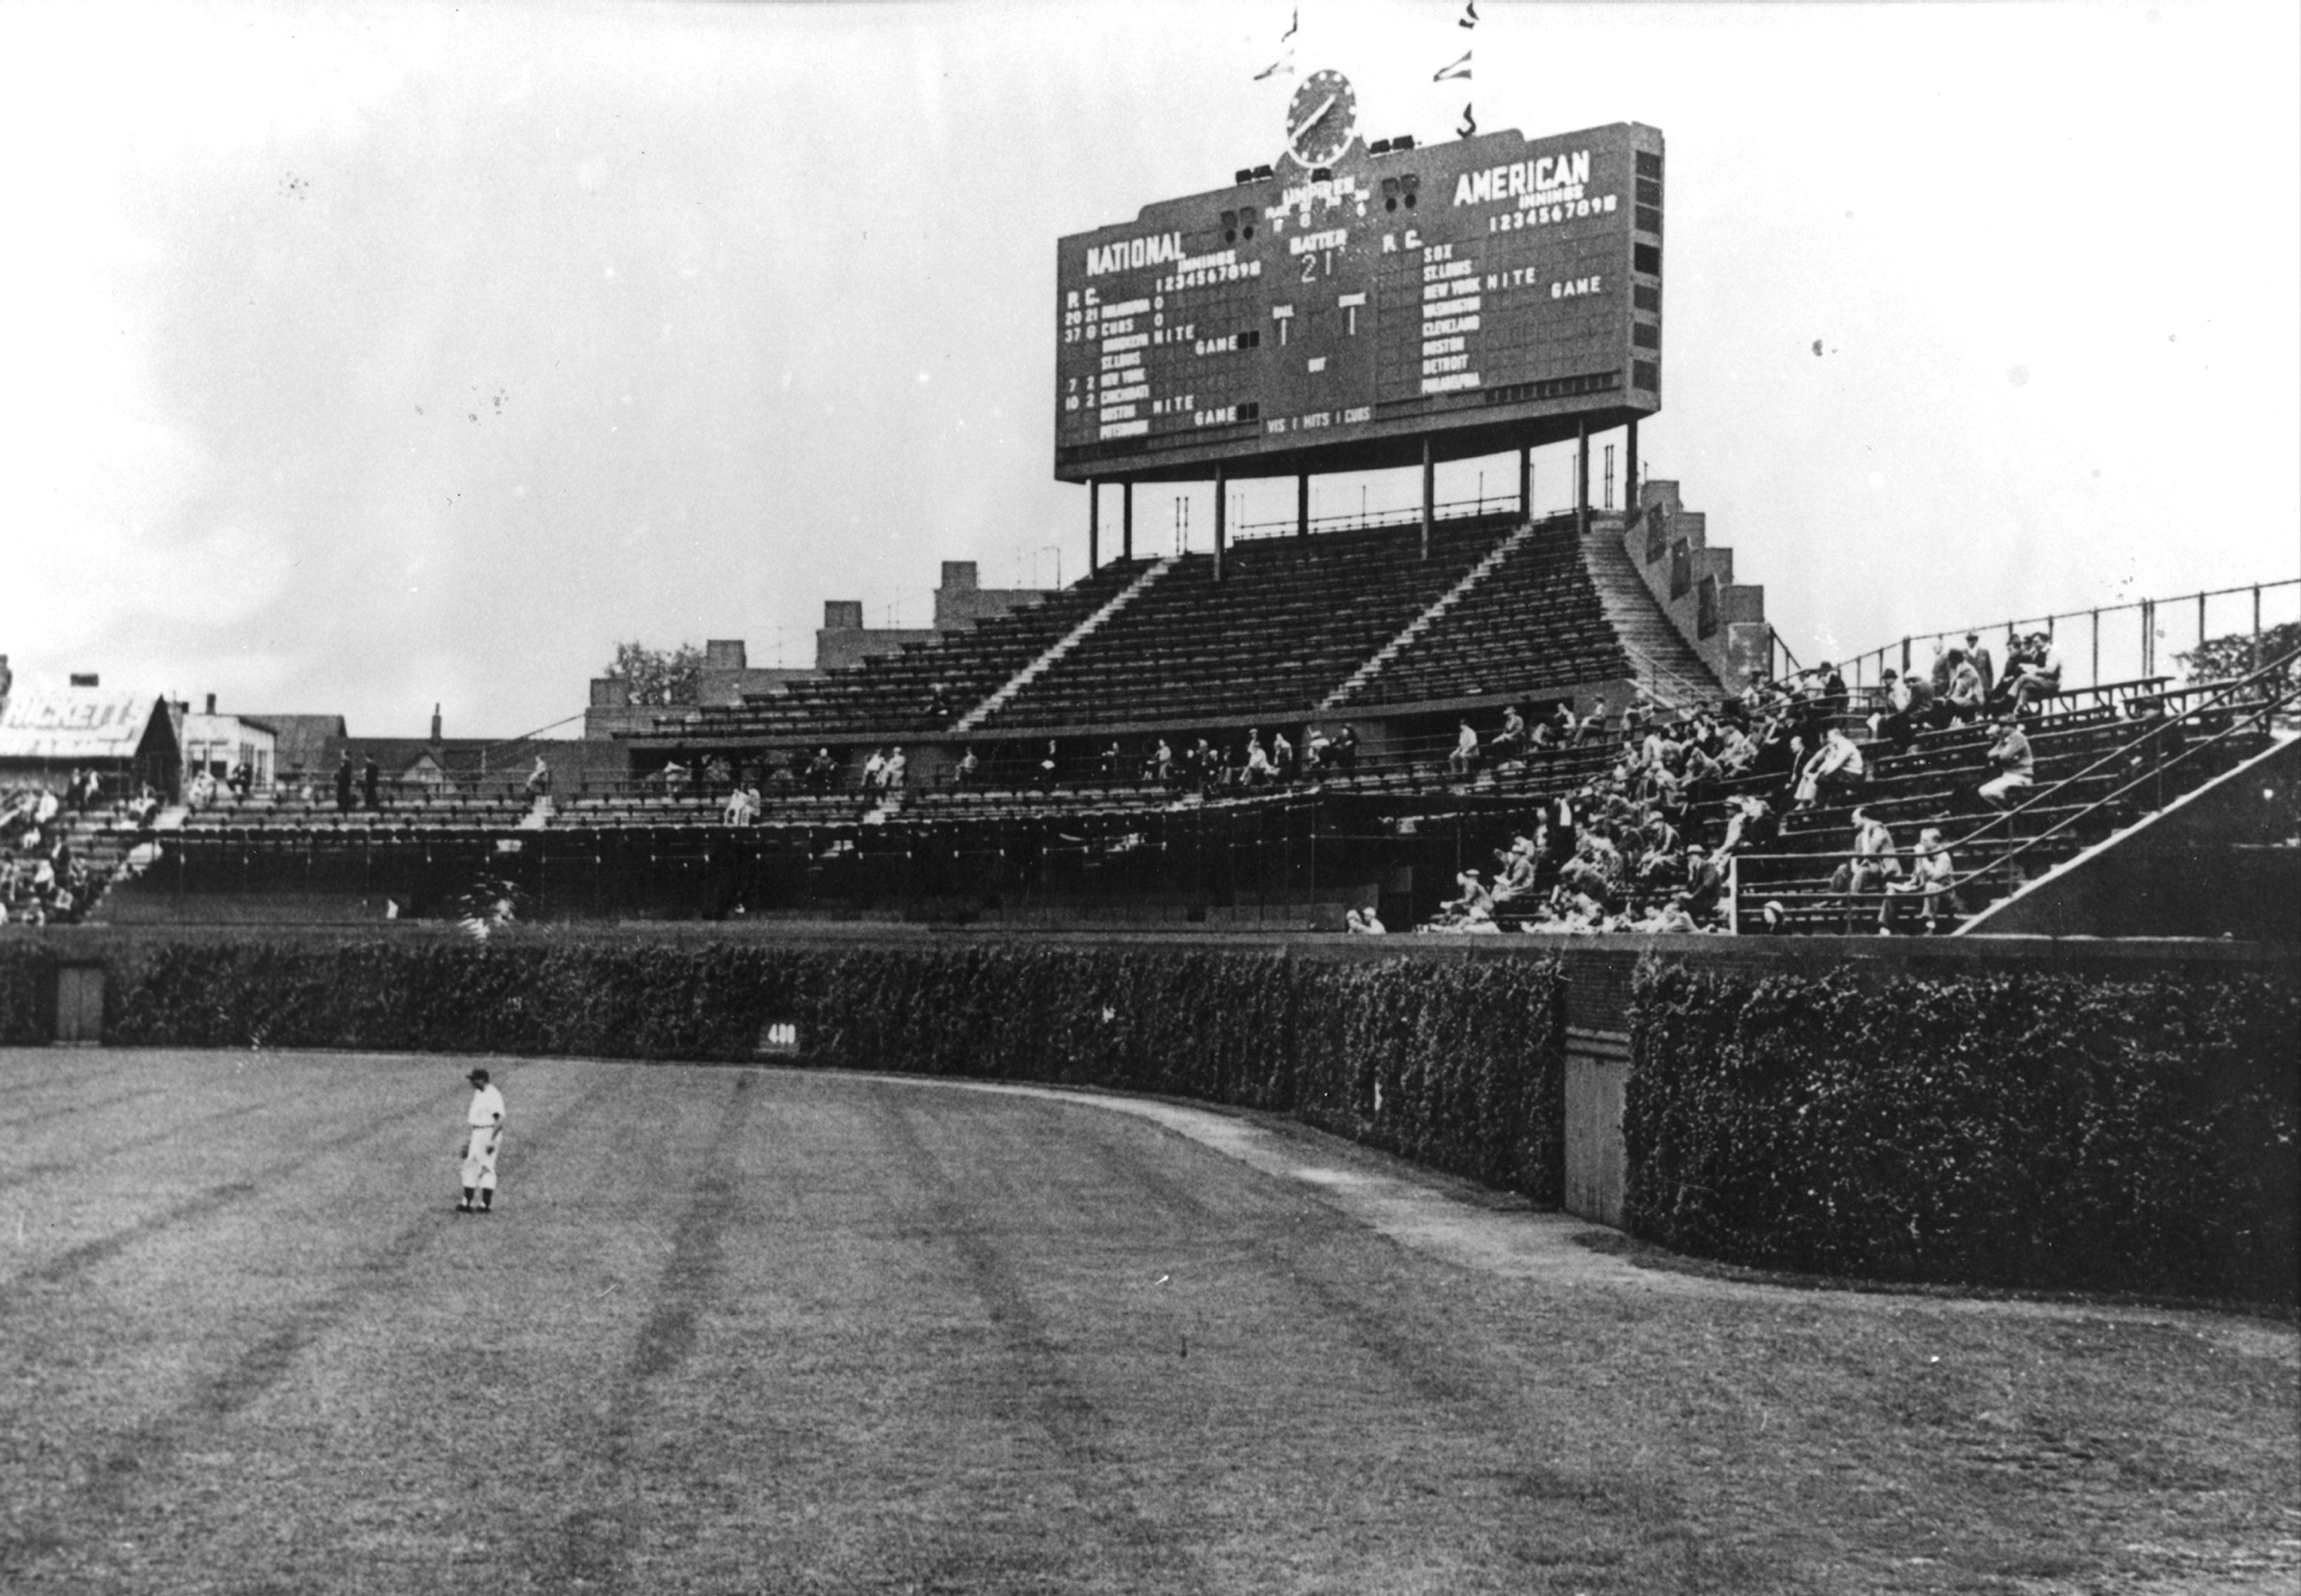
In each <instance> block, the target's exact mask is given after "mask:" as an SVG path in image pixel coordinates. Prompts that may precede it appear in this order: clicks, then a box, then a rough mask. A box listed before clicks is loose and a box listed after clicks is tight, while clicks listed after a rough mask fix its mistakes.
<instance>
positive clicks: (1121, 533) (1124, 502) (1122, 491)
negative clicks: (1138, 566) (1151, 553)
mask: <svg viewBox="0 0 2301 1596" xmlns="http://www.w3.org/2000/svg"><path fill="white" fill-rule="evenodd" d="M1118 557H1119V558H1120V559H1122V560H1132V559H1133V558H1134V480H1133V479H1132V478H1129V479H1128V480H1125V481H1124V482H1121V483H1120V484H1119V485H1118Z"/></svg>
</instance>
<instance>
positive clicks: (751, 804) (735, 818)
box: [726, 787, 759, 826]
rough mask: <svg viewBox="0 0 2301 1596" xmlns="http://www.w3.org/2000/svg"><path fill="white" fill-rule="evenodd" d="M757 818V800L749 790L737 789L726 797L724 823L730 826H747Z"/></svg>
mask: <svg viewBox="0 0 2301 1596" xmlns="http://www.w3.org/2000/svg"><path fill="white" fill-rule="evenodd" d="M758 817H759V800H758V798H757V795H756V794H754V793H753V792H752V791H751V790H749V788H745V787H738V788H736V789H735V790H734V791H732V792H731V793H729V794H728V795H727V808H726V821H727V823H728V824H729V825H731V826H747V825H749V824H750V823H752V822H753V821H755V820H757V819H758Z"/></svg>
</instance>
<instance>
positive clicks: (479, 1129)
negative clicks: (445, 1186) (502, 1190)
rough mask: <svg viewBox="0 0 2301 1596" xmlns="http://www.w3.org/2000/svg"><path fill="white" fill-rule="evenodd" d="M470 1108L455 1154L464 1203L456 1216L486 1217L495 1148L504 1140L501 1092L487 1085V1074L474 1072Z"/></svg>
mask: <svg viewBox="0 0 2301 1596" xmlns="http://www.w3.org/2000/svg"><path fill="white" fill-rule="evenodd" d="M465 1078H466V1079H467V1080H469V1081H470V1082H471V1083H472V1106H471V1107H470V1108H469V1109H468V1110H466V1111H465V1113H464V1141H462V1142H461V1143H460V1144H459V1145H458V1148H457V1151H458V1152H459V1153H460V1154H461V1155H462V1157H463V1161H464V1200H463V1201H461V1202H459V1203H457V1204H456V1212H457V1213H458V1214H488V1213H492V1212H494V1210H495V1202H496V1149H497V1148H498V1146H499V1145H501V1143H502V1141H503V1124H504V1099H503V1093H502V1092H500V1091H498V1090H496V1089H495V1088H494V1087H493V1086H491V1085H489V1083H488V1072H487V1071H485V1070H473V1072H472V1073H471V1074H470V1075H469V1076H467V1077H465Z"/></svg>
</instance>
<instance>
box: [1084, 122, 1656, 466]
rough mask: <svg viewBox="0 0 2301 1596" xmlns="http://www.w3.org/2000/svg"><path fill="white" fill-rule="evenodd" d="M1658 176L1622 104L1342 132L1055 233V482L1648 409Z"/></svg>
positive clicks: (1466, 440)
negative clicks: (1548, 128)
mask: <svg viewBox="0 0 2301 1596" xmlns="http://www.w3.org/2000/svg"><path fill="white" fill-rule="evenodd" d="M1661 169H1662V139H1661V133H1659V132H1658V131H1656V130H1654V129H1652V128H1648V127H1643V126H1640V125H1639V124H1637V123H1635V122H1619V123H1616V124H1614V125H1612V126H1611V127H1604V128H1594V129H1591V130H1588V131H1586V132H1580V133H1568V134H1564V135H1560V136H1559V137H1556V138H1532V139H1530V138H1524V137H1522V136H1521V135H1519V134H1518V133H1516V132H1502V133H1494V134H1488V135H1486V136H1485V137H1482V138H1469V139H1464V140H1461V141H1460V142H1458V143H1453V144H1446V145H1434V146H1428V147H1422V148H1417V147H1405V148H1400V149H1385V148H1381V147H1380V146H1377V147H1376V148H1375V149H1374V150H1371V151H1369V150H1368V148H1366V147H1365V146H1358V145H1353V146H1351V148H1350V149H1349V150H1347V151H1346V152H1344V153H1343V154H1342V155H1338V156H1336V157H1335V162H1334V164H1333V165H1331V166H1324V167H1318V168H1313V169H1309V170H1305V169H1303V168H1301V167H1300V166H1299V165H1298V164H1296V163H1293V162H1292V161H1289V160H1282V161H1281V163H1280V164H1279V166H1278V168H1277V171H1276V174H1274V175H1265V176H1260V177H1257V178H1255V179H1253V180H1248V181H1242V182H1240V183H1239V184H1237V185H1236V186H1234V187H1233V188H1223V189H1217V190H1216V191H1214V192H1212V193H1209V194H1202V195H1196V196H1192V197H1190V198H1187V199H1176V200H1167V201H1164V202H1162V203H1160V204H1158V205H1149V206H1146V207H1144V209H1143V210H1142V213H1141V215H1139V216H1138V217H1136V218H1135V220H1134V221H1132V222H1130V223H1125V224H1123V225H1120V226H1117V227H1107V228H1103V229H1100V230H1097V231H1095V232H1091V233H1081V234H1076V235H1074V236H1073V237H1070V238H1064V239H1063V240H1061V242H1060V244H1059V245H1058V249H1059V251H1060V258H1059V265H1058V272H1057V284H1058V295H1059V298H1060V306H1059V309H1058V329H1059V342H1058V346H1057V350H1056V358H1055V389H1056V394H1055V475H1056V476H1057V477H1058V478H1060V479H1062V480H1066V481H1084V480H1087V479H1089V478H1090V477H1104V478H1121V477H1131V478H1134V479H1136V480H1159V479H1167V480H1176V479H1192V478H1201V477H1206V476H1210V475H1211V474H1213V469H1214V467H1215V466H1216V465H1217V464H1221V465H1223V466H1224V467H1225V468H1226V470H1227V471H1229V472H1232V473H1233V474H1236V475H1243V476H1255V475H1275V474H1281V473H1288V472H1326V471H1338V470H1360V469H1369V468H1375V467H1380V466H1385V465H1401V464H1408V463H1410V462H1412V461H1416V460H1418V459H1419V458H1420V457H1421V450H1422V440H1423V439H1424V438H1425V437H1426V436H1427V437H1429V438H1430V439H1431V440H1432V443H1433V447H1434V452H1435V455H1436V457H1437V458H1441V459H1452V458H1460V457H1461V456H1463V455H1476V454H1485V453H1491V452H1494V451H1498V450H1502V449H1507V448H1515V447H1519V446H1520V445H1523V444H1528V443H1536V444H1538V443H1547V442H1552V441H1554V440H1556V439H1561V438H1571V437H1573V436H1574V434H1575V431H1576V429H1577V425H1580V424H1587V425H1588V426H1589V427H1590V429H1591V430H1602V429H1604V428H1607V427H1611V426H1619V425H1620V424H1621V423H1623V422H1627V421H1630V420H1633V419H1635V418H1636V417H1640V416H1644V415H1651V414H1653V413H1654V412H1655V411H1657V410H1659V409H1660V408H1661V208H1662V207H1661V181H1662V170H1661ZM1263 170H1264V171H1266V172H1268V170H1269V169H1268V168H1265V169H1263Z"/></svg>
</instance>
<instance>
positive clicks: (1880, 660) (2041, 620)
mask: <svg viewBox="0 0 2301 1596" xmlns="http://www.w3.org/2000/svg"><path fill="white" fill-rule="evenodd" d="M2288 588H2290V589H2301V577H2281V578H2280V579H2279V580H2277V581H2266V582H2245V583H2240V584H2239V585H2238V586H2236V587H2229V588H2208V589H2203V590H2201V591H2199V592H2196V593H2183V594H2180V595H2179V596H2178V597H2171V598H2138V599H2135V600H2133V601H2131V602H2130V603H2127V604H2118V605H2107V606H2092V607H2089V608H2086V609H2072V610H2057V611H2054V612H2052V613H2051V614H2041V615H2035V616H2030V617H2028V618H2023V617H2021V616H2015V617H2012V618H2011V619H2008V620H2004V621H1988V622H1984V623H1980V624H1979V625H1972V626H1955V627H1945V628H1942V629H1941V630H1938V631H1929V632H1912V633H1909V634H1908V635H1906V636H1904V637H1901V638H1897V639H1895V640H1894V641H1892V642H1889V643H1883V644H1880V645H1878V647H1876V648H1865V649H1862V651H1861V652H1860V653H1857V654H1850V655H1847V656H1845V658H1844V667H1845V671H1846V673H1848V675H1849V676H1852V677H1854V678H1856V679H1858V681H1859V682H1860V683H1861V684H1863V685H1867V684H1869V683H1870V681H1871V679H1872V678H1873V677H1882V676H1883V674H1884V673H1885V669H1886V665H1887V661H1888V659H1889V658H1890V657H1891V656H1895V655H1896V654H1898V655H1900V656H1902V657H1903V658H1904V660H1905V661H1908V662H1909V665H1908V668H1911V669H1916V668H1917V666H1916V664H1915V661H1914V659H1913V658H1912V654H1911V651H1912V648H1914V647H1915V645H1917V644H1919V643H1929V642H1948V641H1950V640H1951V639H1963V638H1964V637H1966V636H1967V635H1968V634H1969V633H1970V634H1974V635H1978V636H1981V637H1988V636H1991V635H1993V634H1996V633H2007V634H2012V633H2018V632H2020V631H2023V630H2025V629H2030V628H2035V627H2037V626H2041V625H2042V626H2044V627H2046V629H2047V630H2048V631H2053V632H2054V633H2055V634H2056V635H2059V634H2060V631H2061V623H2063V622H2065V621H2066V622H2071V623H2074V622H2078V621H2087V620H2089V621H2090V622H2091V623H2092V624H2093V628H2094V653H2095V656H2096V662H2095V663H2096V674H2097V673H2098V667H2099V657H2098V656H2099V654H2100V644H2101V620H2102V617H2103V616H2104V615H2116V614H2121V613H2123V612H2125V611H2127V610H2131V611H2133V612H2134V613H2135V614H2136V615H2137V616H2138V617H2139V619H2140V621H2141V624H2142V629H2143V631H2144V633H2145V636H2144V638H2143V642H2142V649H2141V663H2142V672H2143V674H2145V675H2151V674H2156V673H2157V672H2156V667H2155V661H2156V639H2155V635H2154V632H2155V625H2156V619H2157V616H2158V614H2159V613H2160V612H2161V611H2163V610H2167V609H2170V608H2171V606H2178V605H2187V604H2195V605H2196V606H2197V618H2198V619H2197V625H2198V639H2197V640H2198V641H2199V642H2200V643H2203V642H2205V640H2206V639H2205V604H2206V601H2207V600H2208V599H2213V598H2227V597H2232V596H2233V595H2236V594H2239V593H2250V594H2252V595H2253V598H2254V606H2253V607H2254V614H2253V625H2254V634H2255V637H2256V638H2258V637H2260V636H2261V635H2262V634H2263V631H2265V630H2266V629H2265V628H2264V627H2263V625H2262V623H2261V596H2262V595H2263V593H2278V592H2280V591H2282V590H2284V589H2288ZM1777 640H1778V634H1777ZM1783 652H1784V653H1787V652H1788V648H1787V646H1786V645H1784V646H1783ZM1873 662H1874V664H1875V665H1876V670H1875V671H1874V672H1872V671H1870V670H1869V669H1868V667H1869V666H1870V664H1872V663H1873ZM2255 663H2256V664H2258V663H2259V662H2258V661H2256V662H2255Z"/></svg>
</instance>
